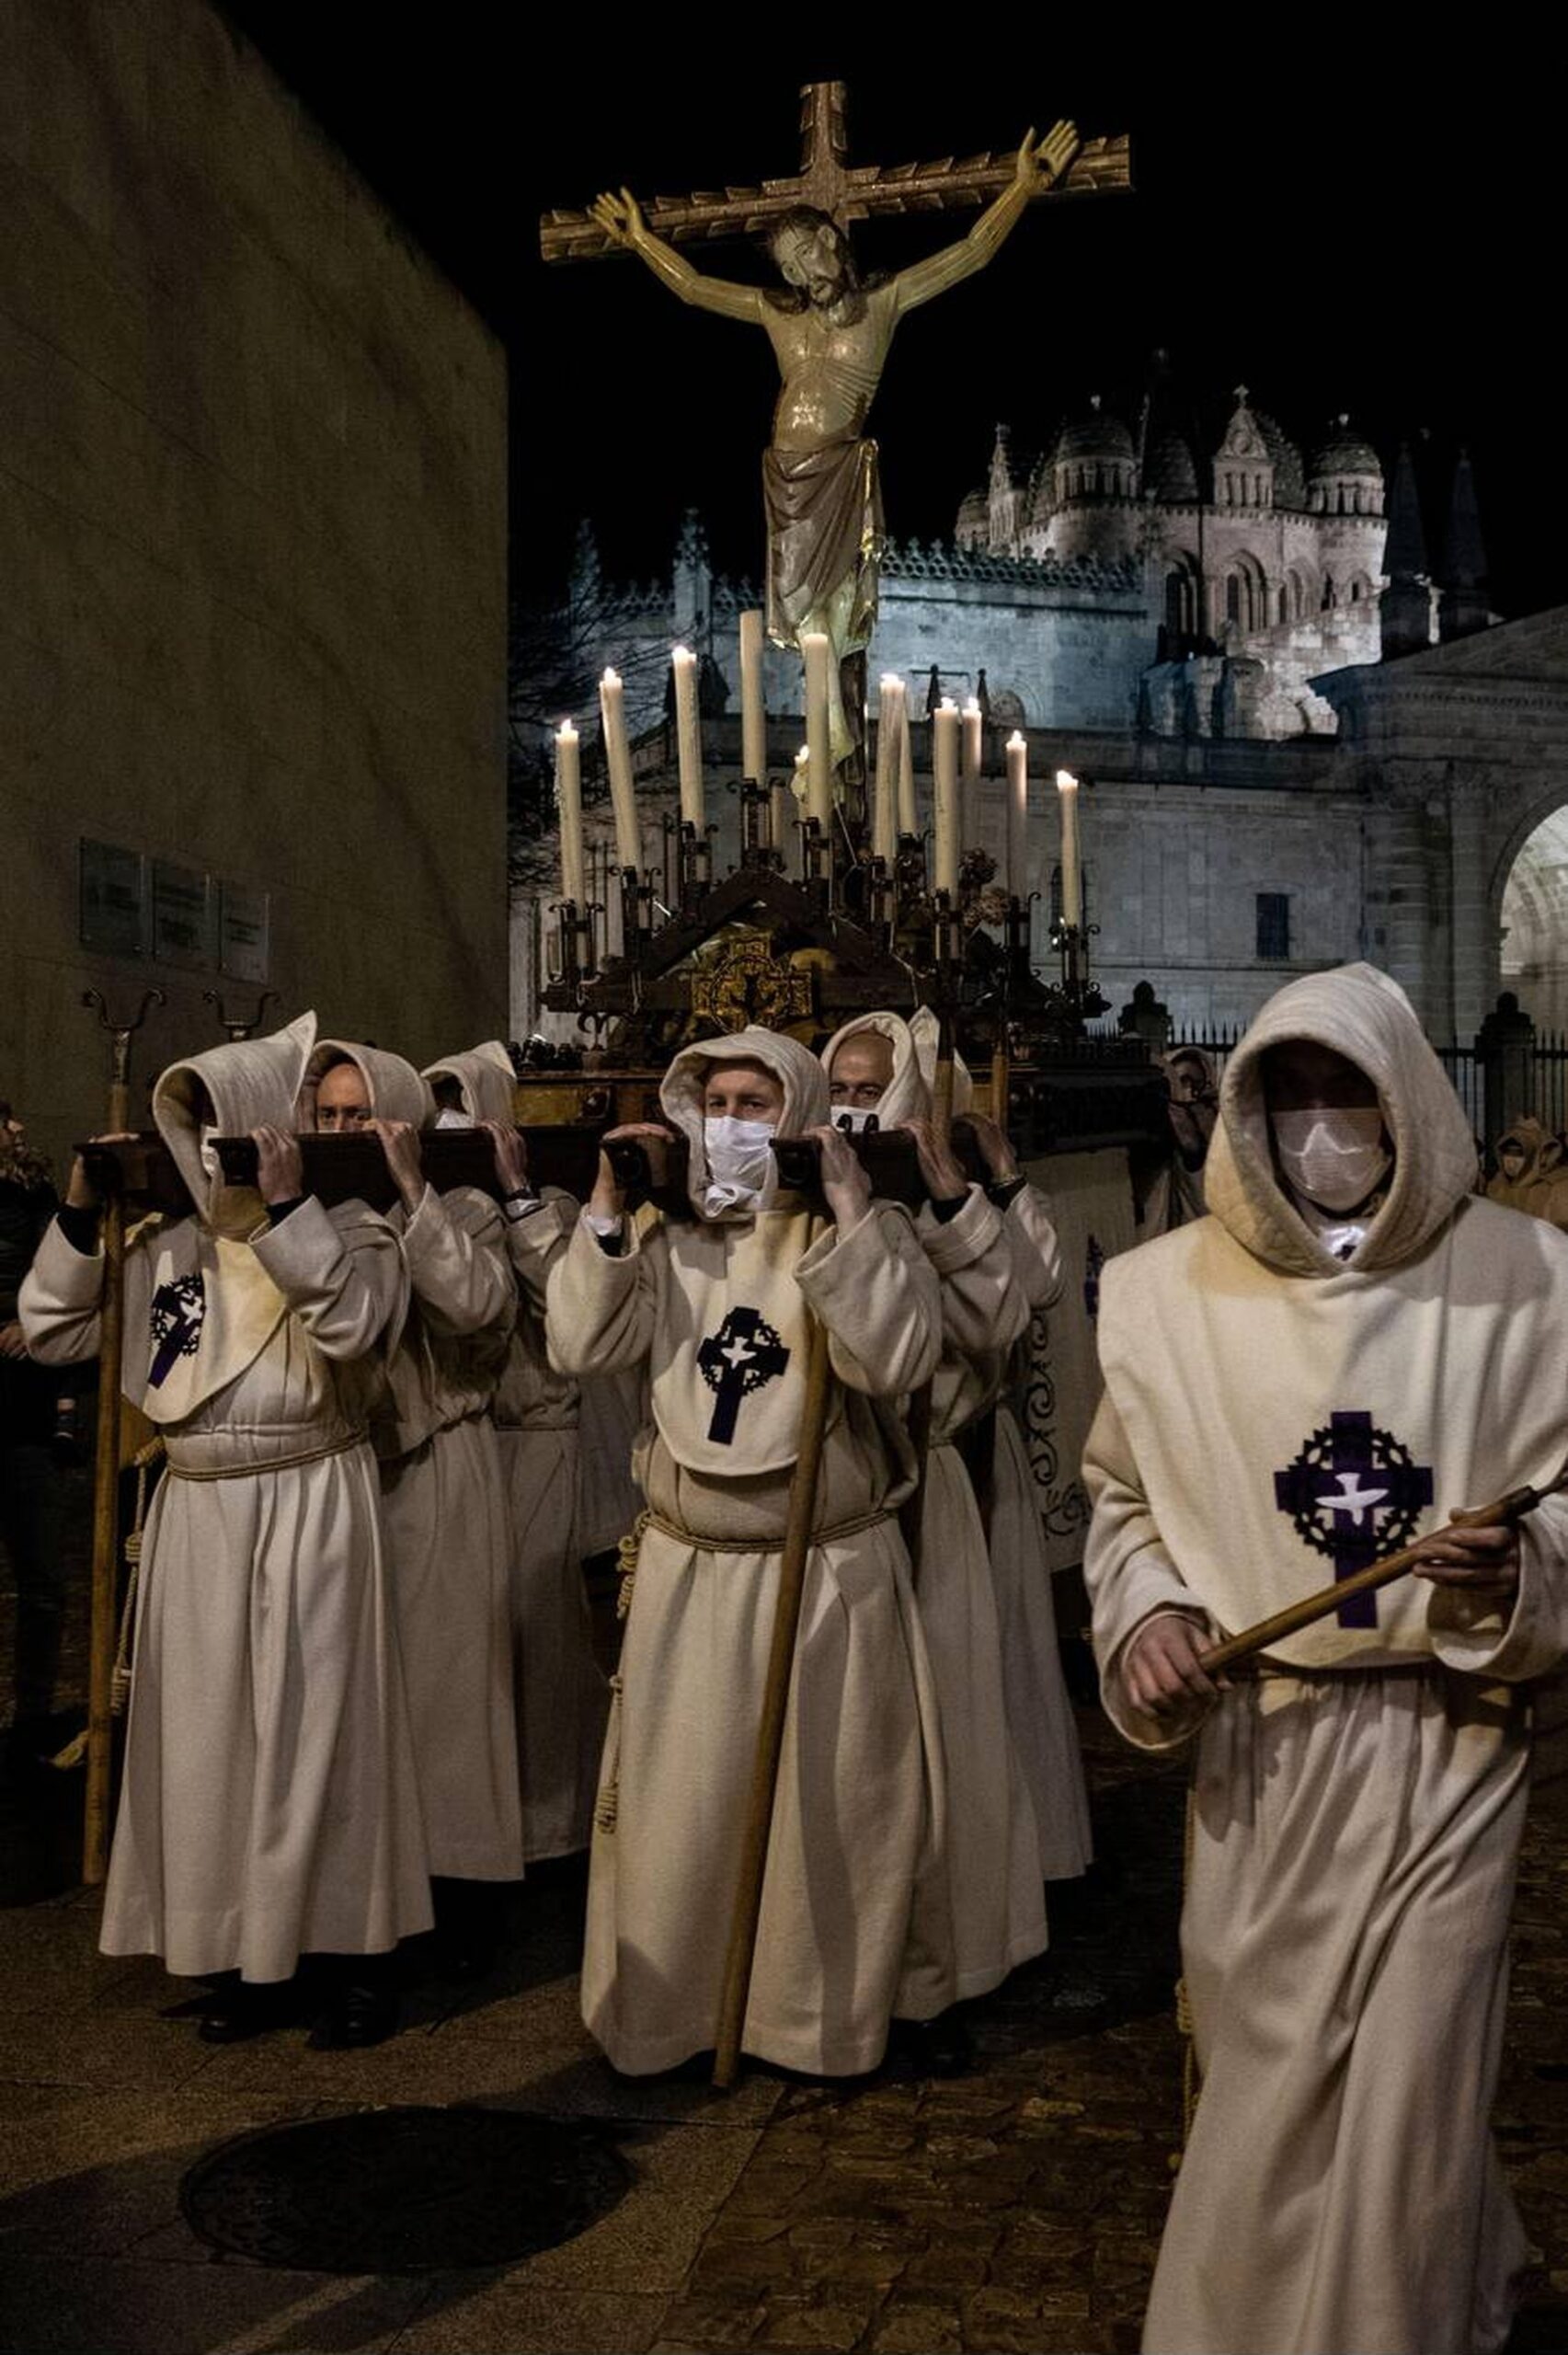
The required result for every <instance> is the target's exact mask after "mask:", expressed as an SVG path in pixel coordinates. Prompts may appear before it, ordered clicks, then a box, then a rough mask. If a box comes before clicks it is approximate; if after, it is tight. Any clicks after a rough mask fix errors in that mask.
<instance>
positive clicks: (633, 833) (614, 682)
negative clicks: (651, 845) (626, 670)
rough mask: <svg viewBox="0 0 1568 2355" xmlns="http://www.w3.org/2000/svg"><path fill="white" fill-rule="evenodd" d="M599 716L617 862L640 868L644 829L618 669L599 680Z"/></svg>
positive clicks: (624, 865) (624, 699) (620, 864)
mask: <svg viewBox="0 0 1568 2355" xmlns="http://www.w3.org/2000/svg"><path fill="white" fill-rule="evenodd" d="M599 717H600V722H601V727H602V729H603V731H604V757H605V760H606V762H607V763H608V764H609V768H610V798H611V801H612V804H613V805H614V810H615V858H616V862H617V864H618V865H619V866H622V867H641V866H642V863H643V836H642V828H641V827H640V826H639V825H638V823H637V797H636V791H635V787H634V786H633V784H632V748H631V746H630V744H629V743H628V742H627V741H626V697H625V691H624V688H623V686H622V684H621V674H620V672H618V671H606V672H605V673H604V676H603V677H602V678H601V680H600V682H599Z"/></svg>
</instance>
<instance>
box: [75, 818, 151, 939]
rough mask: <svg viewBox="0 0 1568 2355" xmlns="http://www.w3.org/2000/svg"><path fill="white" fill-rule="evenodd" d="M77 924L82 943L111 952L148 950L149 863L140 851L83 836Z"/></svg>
mask: <svg viewBox="0 0 1568 2355" xmlns="http://www.w3.org/2000/svg"><path fill="white" fill-rule="evenodd" d="M79 875H80V885H81V892H80V902H79V907H80V914H79V928H80V931H81V936H82V946H83V948H97V949H101V950H103V951H105V952H106V953H107V954H108V955H109V956H111V957H143V956H145V954H146V950H147V862H146V860H145V859H144V858H143V856H142V854H141V852H140V851H138V850H120V848H119V847H118V846H117V845H116V844H113V843H95V842H89V841H88V840H87V839H86V836H84V837H83V839H82V844H81V854H80V861H79Z"/></svg>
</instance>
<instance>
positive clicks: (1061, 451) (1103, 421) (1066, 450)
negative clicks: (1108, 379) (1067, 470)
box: [1056, 393, 1136, 465]
mask: <svg viewBox="0 0 1568 2355" xmlns="http://www.w3.org/2000/svg"><path fill="white" fill-rule="evenodd" d="M1135 454H1136V453H1135V452H1134V450H1133V446H1132V435H1131V434H1130V433H1129V432H1128V431H1127V427H1126V426H1125V425H1124V424H1123V423H1122V421H1121V419H1120V418H1119V417H1113V416H1112V414H1111V412H1110V410H1109V409H1107V408H1102V407H1101V405H1100V396H1099V394H1098V393H1096V394H1095V395H1094V396H1093V400H1091V402H1090V404H1089V414H1088V416H1087V417H1082V418H1079V419H1076V420H1075V421H1074V422H1072V423H1071V424H1068V425H1064V426H1063V427H1062V429H1061V436H1060V439H1059V441H1058V442H1057V447H1056V455H1057V463H1058V465H1061V464H1063V463H1064V462H1066V461H1067V460H1069V459H1078V458H1088V459H1092V460H1093V459H1096V458H1099V459H1108V460H1114V461H1116V462H1117V463H1119V464H1123V465H1131V464H1132V462H1133V459H1134V456H1135Z"/></svg>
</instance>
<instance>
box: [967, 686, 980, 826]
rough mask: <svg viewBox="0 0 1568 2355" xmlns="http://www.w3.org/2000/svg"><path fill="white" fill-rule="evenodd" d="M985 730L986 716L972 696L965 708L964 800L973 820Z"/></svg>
mask: <svg viewBox="0 0 1568 2355" xmlns="http://www.w3.org/2000/svg"><path fill="white" fill-rule="evenodd" d="M984 729H985V715H984V714H983V712H982V711H981V709H980V707H979V702H978V701H977V699H976V698H975V696H973V695H971V696H970V697H969V700H968V702H967V704H966V705H965V706H964V766H963V776H964V799H965V802H966V804H967V810H968V815H969V816H970V817H971V818H973V816H974V814H975V810H976V795H977V793H978V792H979V782H980V748H981V741H982V738H983V733H984Z"/></svg>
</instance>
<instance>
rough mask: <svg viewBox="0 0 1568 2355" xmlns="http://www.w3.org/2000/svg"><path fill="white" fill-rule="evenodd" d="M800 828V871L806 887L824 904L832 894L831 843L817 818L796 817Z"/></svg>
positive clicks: (796, 822)
mask: <svg viewBox="0 0 1568 2355" xmlns="http://www.w3.org/2000/svg"><path fill="white" fill-rule="evenodd" d="M795 824H796V826H797V827H798V828H799V830H800V872H801V876H802V878H803V879H804V881H805V884H806V888H807V890H808V891H810V892H812V893H813V894H814V895H815V896H816V897H817V898H818V899H819V900H821V901H822V902H824V904H826V902H828V901H830V899H831V898H832V894H833V844H832V841H831V838H830V836H829V835H827V834H825V833H823V831H822V821H821V820H820V819H819V818H797V819H796V820H795Z"/></svg>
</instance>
